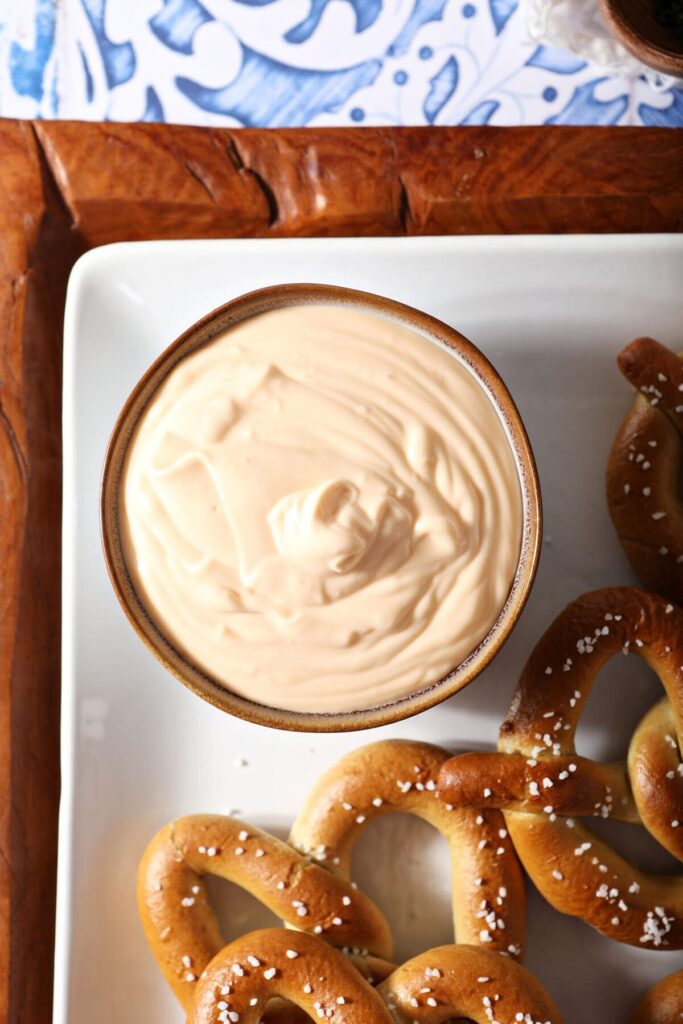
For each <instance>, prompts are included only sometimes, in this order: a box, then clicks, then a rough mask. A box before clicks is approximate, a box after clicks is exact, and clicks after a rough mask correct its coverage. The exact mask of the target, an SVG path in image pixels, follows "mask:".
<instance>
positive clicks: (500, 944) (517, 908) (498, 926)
mask: <svg viewBox="0 0 683 1024" xmlns="http://www.w3.org/2000/svg"><path fill="white" fill-rule="evenodd" d="M448 757H450V754H449V753H448V751H446V750H443V749H441V748H440V747H435V746H432V745H431V744H428V743H417V742H412V741H408V740H384V741H382V742H379V743H371V744H369V745H368V746H365V747H361V748H360V749H358V750H354V751H353V752H351V753H350V754H347V755H346V756H345V757H342V758H341V760H340V761H338V762H337V763H336V764H334V765H333V766H332V767H331V768H330V769H328V771H326V772H325V773H324V775H322V776H321V778H320V779H319V780H318V782H317V783H316V785H315V786H314V787H313V790H312V791H311V793H310V794H309V796H308V798H307V800H306V802H305V803H304V806H303V808H302V810H301V812H300V814H299V816H298V817H297V819H296V821H295V823H294V826H293V828H292V831H291V834H290V837H289V841H290V843H291V844H292V845H293V846H294V847H295V848H296V849H297V850H299V851H300V852H302V853H304V854H306V855H308V856H310V857H312V858H314V859H315V860H316V861H318V862H319V863H321V864H323V865H324V866H325V867H326V868H327V869H328V870H329V871H330V872H332V873H333V874H334V875H335V876H336V877H338V878H340V879H344V880H347V881H348V880H350V876H351V854H352V851H353V847H354V845H355V843H356V841H357V840H358V838H359V837H360V835H361V834H362V832H363V831H364V829H366V828H367V826H368V825H369V824H370V823H371V822H372V821H374V820H375V819H376V818H379V817H381V816H383V815H386V814H391V813H392V812H402V813H409V814H414V815H416V816H417V817H419V818H422V819H424V820H425V821H427V822H429V823H430V824H431V825H433V826H435V828H437V829H438V830H439V831H440V832H441V834H442V835H443V836H444V838H445V839H446V841H447V843H448V846H449V850H450V855H451V885H452V894H453V920H454V929H455V934H456V936H457V939H458V942H463V943H469V944H471V945H486V946H487V947H488V948H490V949H493V950H498V951H501V952H506V953H507V954H509V955H511V956H513V957H521V956H522V953H523V948H524V940H525V925H526V893H525V888H524V878H523V875H522V871H521V868H520V865H519V862H518V860H517V857H516V855H515V852H514V849H513V846H512V843H511V841H510V837H509V835H508V832H507V828H506V825H505V821H504V818H503V816H502V815H501V813H500V812H499V811H497V810H493V809H488V808H487V809H486V810H479V809H472V808H470V807H462V806H460V805H459V802H458V801H457V800H454V801H452V802H451V803H450V804H447V803H446V802H444V801H441V800H439V799H438V796H437V791H436V790H437V778H438V774H439V769H440V768H441V765H442V764H443V763H444V761H445V760H446V759H447V758H448ZM480 802H481V803H482V804H483V803H485V801H480Z"/></svg>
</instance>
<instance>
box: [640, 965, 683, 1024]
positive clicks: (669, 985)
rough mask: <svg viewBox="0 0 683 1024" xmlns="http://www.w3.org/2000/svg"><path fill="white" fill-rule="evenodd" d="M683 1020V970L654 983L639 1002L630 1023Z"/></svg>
mask: <svg viewBox="0 0 683 1024" xmlns="http://www.w3.org/2000/svg"><path fill="white" fill-rule="evenodd" d="M680 1021H683V971H677V972H676V973H675V974H670V975H669V976H668V978H663V979H662V980H661V981H659V982H657V984H656V985H653V986H652V988H651V989H650V990H649V991H648V992H646V993H645V995H644V996H643V998H642V999H641V1000H640V1001H639V1002H638V1004H637V1006H636V1008H635V1010H634V1011H633V1016H632V1017H631V1020H630V1024H680Z"/></svg>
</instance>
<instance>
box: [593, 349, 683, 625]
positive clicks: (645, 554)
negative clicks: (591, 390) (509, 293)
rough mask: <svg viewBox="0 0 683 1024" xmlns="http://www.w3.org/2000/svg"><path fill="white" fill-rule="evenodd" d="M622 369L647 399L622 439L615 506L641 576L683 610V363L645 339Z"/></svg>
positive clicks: (622, 359)
mask: <svg viewBox="0 0 683 1024" xmlns="http://www.w3.org/2000/svg"><path fill="white" fill-rule="evenodd" d="M619 368H620V369H621V371H622V373H623V374H624V375H625V376H626V377H627V379H628V380H629V381H630V382H631V384H633V386H634V387H635V388H637V390H638V391H639V392H640V394H639V396H638V398H636V400H635V402H634V404H633V405H632V407H631V409H630V410H629V412H628V413H627V415H626V418H625V419H624V421H623V423H622V424H621V427H620V428H619V432H618V433H617V436H616V438H615V440H614V444H613V446H612V451H611V453H610V458H609V463H608V466H607V503H608V505H609V511H610V515H611V517H612V522H613V523H614V527H615V529H616V531H617V534H618V536H619V540H620V542H621V545H622V547H623V548H624V551H625V552H626V555H627V557H628V559H629V561H630V563H631V566H632V567H633V571H634V572H635V574H636V576H637V577H638V579H639V580H640V582H641V583H642V584H643V586H644V587H648V588H649V589H650V590H654V591H655V592H656V593H658V594H663V595H664V596H665V597H668V598H669V599H670V600H672V601H675V602H676V603H677V604H681V605H683V510H682V509H681V498H680V492H679V484H678V477H679V472H680V469H681V466H682V465H683V360H681V358H679V357H678V356H677V355H675V354H674V353H673V352H670V351H669V349H667V348H665V347H664V346H663V345H660V344H659V342H657V341H653V340H652V338H637V339H636V341H632V342H631V344H630V345H628V346H627V347H626V348H625V349H624V351H623V352H622V353H621V354H620V356H619Z"/></svg>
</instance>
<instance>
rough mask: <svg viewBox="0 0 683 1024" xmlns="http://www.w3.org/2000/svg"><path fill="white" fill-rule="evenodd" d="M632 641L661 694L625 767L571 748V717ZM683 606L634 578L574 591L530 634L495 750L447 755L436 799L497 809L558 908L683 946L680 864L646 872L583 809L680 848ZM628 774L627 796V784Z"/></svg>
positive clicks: (635, 936) (627, 934)
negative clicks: (668, 872)
mask: <svg viewBox="0 0 683 1024" xmlns="http://www.w3.org/2000/svg"><path fill="white" fill-rule="evenodd" d="M621 651H633V652H635V653H638V654H640V655H641V657H642V658H643V659H644V660H645V661H646V662H647V663H648V665H649V666H650V667H651V668H652V669H654V671H655V672H656V673H657V675H658V676H659V678H660V680H661V682H662V684H663V686H664V689H665V691H666V694H667V697H666V699H665V700H664V701H662V702H661V703H659V704H657V705H655V707H654V709H653V710H652V711H650V712H649V713H648V715H646V716H645V718H644V719H643V722H642V723H641V725H640V726H639V727H638V729H637V730H636V732H635V733H634V737H633V740H632V742H631V747H630V751H629V772H628V778H627V775H626V768H625V766H619V765H601V764H597V763H595V762H591V761H588V760H586V759H585V758H580V757H577V756H576V755H575V753H574V736H575V733H576V727H577V725H578V722H579V718H580V716H581V712H582V709H583V707H584V705H585V702H586V698H587V697H588V694H589V692H590V689H591V687H592V685H593V682H594V680H595V678H596V676H597V673H598V671H599V670H600V668H601V667H602V666H603V665H604V664H605V663H606V662H607V661H608V660H609V659H610V658H611V657H612V656H613V655H614V654H616V653H620V652H621ZM682 736H683V611H682V610H681V609H680V608H677V607H676V606H674V605H673V604H671V603H669V602H667V601H666V600H665V599H663V598H659V597H656V596H655V595H653V594H648V593H646V592H645V591H642V590H638V589H636V588H635V587H615V588H611V589H606V590H598V591H595V592H593V593H590V594H585V595H584V596H583V597H580V598H579V599H578V600H577V601H574V602H573V603H572V604H570V605H569V606H568V607H567V608H566V609H565V610H564V611H563V612H562V613H561V614H560V615H559V616H558V618H557V619H556V620H555V621H554V622H553V623H552V625H551V626H550V628H549V629H548V630H547V632H546V633H545V635H544V636H543V637H542V638H541V640H540V641H539V643H538V644H537V646H536V648H535V650H534V651H533V653H532V654H531V657H530V659H529V661H528V662H527V665H526V667H525V668H524V671H523V673H522V677H521V680H520V683H519V686H518V688H517V691H516V693H515V695H514V697H513V700H512V704H511V707H510V710H509V712H508V715H507V718H506V720H505V722H504V723H503V725H502V728H501V733H500V742H499V750H500V753H499V754H493V755H487V754H479V755H477V754H468V755H462V756H460V757H455V758H453V759H452V760H450V761H448V762H447V763H446V764H445V765H444V766H443V768H442V770H441V773H440V777H439V789H440V794H441V797H442V799H444V800H450V801H462V802H463V803H481V799H482V795H486V800H485V803H486V804H487V805H488V806H491V807H502V808H504V809H505V818H506V821H507V825H508V828H509V830H510V834H511V836H512V839H513V842H514V844H515V847H516V849H517V853H518V854H519V856H520V858H521V860H522V863H523V864H524V867H525V868H526V870H527V872H528V873H529V875H530V876H531V879H532V881H533V882H534V883H535V885H536V886H537V888H538V889H540V891H541V893H542V894H543V895H544V896H545V898H546V899H547V900H548V901H549V902H550V903H551V904H552V905H553V906H554V907H556V908H557V909H558V910H561V911H563V912H564V913H567V914H572V915H575V916H578V917H581V918H583V919H584V920H585V921H587V922H588V923H589V924H591V925H593V927H594V928H597V929H598V931H600V932H602V933H603V934H604V935H607V936H610V937H611V938H614V939H618V940H619V941H621V942H627V943H630V944H632V945H636V946H643V945H645V946H647V947H648V948H653V949H678V948H681V947H683V875H675V876H666V877H665V876H661V875H653V874H648V873H646V872H644V871H641V870H640V869H638V868H636V867H635V866H633V865H632V864H630V863H629V862H628V861H627V860H625V859H624V858H623V857H621V856H620V855H619V854H617V853H616V852H615V851H614V850H612V849H611V848H610V847H609V846H608V845H607V844H606V843H605V842H604V841H603V840H602V839H600V838H599V837H598V836H597V835H595V834H594V833H593V832H592V831H590V830H589V829H588V828H587V827H586V826H585V825H583V824H582V823H581V822H580V821H577V820H575V819H576V817H577V816H579V815H586V814H590V815H593V816H598V817H603V818H615V819H619V820H623V821H631V822H634V821H642V822H643V824H645V825H646V826H647V827H648V828H649V829H650V831H651V832H652V833H653V834H654V835H655V837H656V838H657V839H658V840H659V841H660V842H661V843H662V844H663V845H665V846H666V847H667V849H668V850H670V851H671V852H672V853H673V854H674V855H675V856H676V857H678V858H679V859H683V775H682V772H683V769H682V768H681V754H680V747H681V737H682ZM629 783H630V787H631V789H632V791H633V796H632V795H631V792H630V791H629Z"/></svg>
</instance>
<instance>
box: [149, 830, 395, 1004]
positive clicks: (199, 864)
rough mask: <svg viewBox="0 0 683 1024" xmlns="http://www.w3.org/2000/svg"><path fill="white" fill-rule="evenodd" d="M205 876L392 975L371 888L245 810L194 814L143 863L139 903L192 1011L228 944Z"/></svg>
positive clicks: (385, 930) (163, 835)
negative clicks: (316, 859)
mask: <svg viewBox="0 0 683 1024" xmlns="http://www.w3.org/2000/svg"><path fill="white" fill-rule="evenodd" d="M205 875H217V876H219V877H220V878H224V879H227V880H228V881H231V882H234V883H236V884H237V885H239V886H241V887H242V888H243V889H245V890H246V891H247V892H250V893H251V894H252V895H254V896H256V898H257V899H259V900H260V901H261V902H262V903H263V904H264V905H265V906H267V907H268V908H269V909H270V910H272V911H273V913H275V914H277V916H278V917H279V918H281V919H282V920H283V921H284V922H285V923H286V924H288V925H290V926H291V927H294V928H297V929H301V930H302V931H310V932H313V933H314V934H316V935H320V936H321V938H323V939H325V940H326V941H327V942H329V943H331V944H332V945H336V946H343V947H359V948H362V949H363V950H364V951H365V952H367V953H368V954H369V955H370V959H369V960H368V962H367V969H368V971H370V972H374V974H375V976H383V975H384V974H385V973H386V969H383V967H382V965H383V961H382V960H381V959H378V960H376V961H375V960H373V955H376V956H377V957H379V958H382V957H384V956H386V955H388V954H389V953H390V951H391V934H390V931H389V926H388V924H387V922H386V921H385V920H384V918H383V916H382V914H381V913H380V911H379V910H378V908H377V907H376V906H375V905H374V903H372V901H371V900H370V899H368V897H367V896H364V895H363V893H361V892H358V891H357V890H355V889H354V888H353V887H352V886H351V885H350V884H349V883H348V882H346V881H344V879H343V878H339V877H337V876H335V875H333V874H331V873H330V872H328V871H325V870H324V868H322V867H319V866H318V865H317V864H312V863H310V861H308V860H307V859H306V858H304V857H302V856H301V855H300V854H298V853H297V852H296V851H295V850H293V849H292V848H291V847H290V846H288V845H287V844H286V843H283V842H280V840H279V839H275V838H274V837H273V836H271V835H268V833H266V832H263V831H261V829H258V828H255V827H254V826H253V825H247V824H245V823H244V822H242V821H238V820H236V819H235V818H228V817H223V816H219V815H208V814H202V815H193V816H191V817H187V818H179V819H178V820H176V821H174V822H171V824H169V825H166V827H165V828H163V829H161V831H160V832H159V833H158V834H157V835H156V836H155V837H154V839H153V840H152V841H151V843H150V844H149V846H148V847H147V850H146V851H145V854H144V856H143V859H142V861H141V863H140V868H139V871H138V907H139V911H140V917H141V919H142V925H143V928H144V931H145V935H146V937H147V941H148V943H149V945H150V948H151V950H152V953H153V954H154V957H155V959H156V961H157V964H158V966H159V968H160V970H161V972H162V974H163V975H164V977H165V978H166V981H167V982H168V984H169V985H170V986H171V989H172V990H173V992H174V994H175V995H176V997H177V999H178V1000H179V1002H180V1003H181V1005H182V1006H183V1007H184V1008H185V1009H186V1010H189V1007H190V1004H191V1002H192V998H193V995H194V990H195V987H196V984H197V981H198V979H199V977H200V975H201V973H202V971H203V970H204V969H205V967H206V965H207V964H208V963H209V961H210V960H211V959H212V958H213V957H214V956H215V955H216V953H218V952H219V950H220V949H222V948H223V946H224V944H225V943H224V941H223V938H222V936H221V932H220V928H219V925H218V921H217V919H216V915H215V913H214V911H213V909H212V908H211V905H210V903H209V900H208V897H207V892H206V886H205V882H204V877H205Z"/></svg>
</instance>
